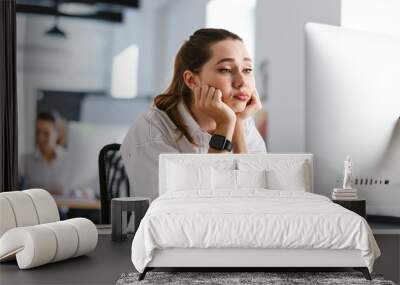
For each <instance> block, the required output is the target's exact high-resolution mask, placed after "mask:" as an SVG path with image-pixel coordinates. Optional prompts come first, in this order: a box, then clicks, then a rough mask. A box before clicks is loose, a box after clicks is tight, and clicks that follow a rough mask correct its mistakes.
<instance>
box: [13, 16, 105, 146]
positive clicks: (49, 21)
mask: <svg viewBox="0 0 400 285" xmlns="http://www.w3.org/2000/svg"><path fill="white" fill-rule="evenodd" d="M53 21H54V19H53V17H46V16H45V17H44V16H40V17H39V16H33V15H29V16H27V15H26V14H18V15H17V35H18V38H17V47H18V53H17V61H18V63H19V64H18V67H17V72H18V75H19V78H18V83H19V84H18V95H19V97H18V98H19V102H18V103H19V109H20V110H19V129H20V130H21V131H20V132H19V134H18V138H19V142H20V146H19V152H20V153H23V152H30V151H32V150H33V148H34V120H35V117H36V97H37V91H38V90H41V89H47V90H65V91H82V90H83V91H99V90H106V89H107V88H108V86H109V78H110V74H109V71H110V69H109V66H110V43H112V41H111V40H110V35H111V31H112V26H110V25H109V24H106V23H102V22H98V21H96V22H94V21H82V20H76V19H65V18H62V19H61V20H60V27H61V29H62V30H64V31H65V32H66V33H67V38H66V39H63V38H54V37H49V36H46V35H45V31H46V30H48V29H49V28H50V27H52V25H53Z"/></svg>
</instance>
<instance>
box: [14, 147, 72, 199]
mask: <svg viewBox="0 0 400 285" xmlns="http://www.w3.org/2000/svg"><path fill="white" fill-rule="evenodd" d="M55 154H56V156H55V158H54V159H53V160H52V161H51V162H48V161H47V160H46V159H45V158H44V157H43V155H42V154H41V153H40V151H39V150H38V149H36V150H35V152H33V153H29V154H25V155H24V156H23V157H22V161H21V169H20V171H21V175H22V177H23V179H24V183H23V184H24V185H23V186H24V188H43V189H46V190H47V191H50V192H58V193H62V194H66V192H67V191H68V190H69V189H68V187H67V183H68V170H69V169H68V167H67V161H66V152H65V150H64V149H63V148H62V147H60V146H56V148H55Z"/></svg>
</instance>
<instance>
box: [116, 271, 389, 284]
mask: <svg viewBox="0 0 400 285" xmlns="http://www.w3.org/2000/svg"><path fill="white" fill-rule="evenodd" d="M138 276H139V274H138V273H127V274H122V275H121V277H120V278H119V279H118V281H117V285H133V284H142V285H144V284H157V285H163V284H172V285H178V284H179V285H183V284H213V285H214V284H215V285H217V284H223V285H228V284H229V285H231V284H268V285H269V284H271V285H272V284H273V285H275V284H283V285H289V284H290V285H291V284H296V285H297V284H328V285H336V284H337V285H346V284H368V285H370V284H374V285H375V284H379V285H383V284H384V285H395V283H393V282H392V281H388V280H384V279H383V277H382V276H381V275H374V274H372V278H373V279H372V281H368V280H366V279H365V278H364V276H363V275H362V273H360V272H148V273H147V274H146V278H145V279H144V280H142V281H138Z"/></svg>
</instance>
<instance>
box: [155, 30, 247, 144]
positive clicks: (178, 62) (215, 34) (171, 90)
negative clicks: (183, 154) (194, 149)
mask: <svg viewBox="0 0 400 285" xmlns="http://www.w3.org/2000/svg"><path fill="white" fill-rule="evenodd" d="M226 39H233V40H239V41H242V39H241V38H240V37H239V36H238V35H236V34H234V33H231V32H229V31H227V30H224V29H200V30H197V31H196V32H194V34H193V35H191V36H190V38H189V40H186V41H185V42H184V43H183V45H182V46H181V48H180V49H179V51H178V53H177V55H176V57H175V64H174V73H173V77H172V81H171V83H170V84H169V86H168V87H167V89H166V90H165V91H164V92H163V93H162V94H160V95H158V96H156V97H155V98H154V105H155V106H156V107H157V108H158V109H160V110H163V111H164V112H166V113H167V115H168V117H169V118H170V119H171V120H172V121H173V122H174V124H175V125H176V127H177V129H178V130H179V131H180V132H181V136H180V137H179V138H178V140H179V139H180V138H181V137H182V136H185V137H186V138H187V139H188V141H190V142H191V143H192V144H195V145H196V143H195V142H194V140H193V138H192V137H191V136H190V134H189V132H188V129H187V126H186V125H184V124H183V119H182V117H181V115H180V113H179V111H178V108H177V107H178V103H179V102H180V101H181V100H183V102H184V103H185V105H186V106H188V107H189V106H190V105H191V103H192V92H191V90H190V89H189V87H188V86H187V85H186V84H185V82H184V80H183V73H184V71H186V70H190V71H191V72H193V73H199V72H200V70H201V68H202V67H203V65H204V64H205V63H206V62H207V61H208V60H209V59H210V57H211V52H210V46H211V45H212V44H214V43H217V42H220V41H223V40H226Z"/></svg>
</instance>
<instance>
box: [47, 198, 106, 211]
mask: <svg viewBox="0 0 400 285" xmlns="http://www.w3.org/2000/svg"><path fill="white" fill-rule="evenodd" d="M54 200H55V201H56V204H57V207H58V208H63V207H64V208H69V209H84V210H100V208H101V203H100V201H99V200H89V199H70V198H62V197H54Z"/></svg>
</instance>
